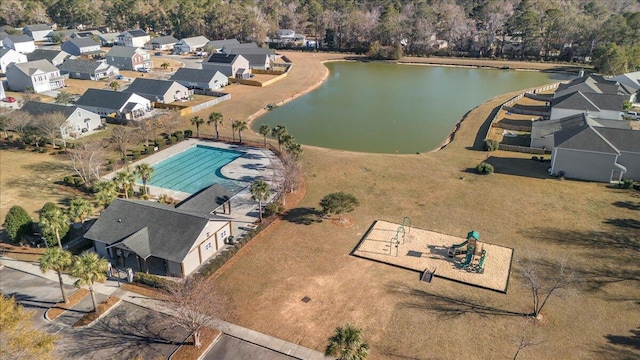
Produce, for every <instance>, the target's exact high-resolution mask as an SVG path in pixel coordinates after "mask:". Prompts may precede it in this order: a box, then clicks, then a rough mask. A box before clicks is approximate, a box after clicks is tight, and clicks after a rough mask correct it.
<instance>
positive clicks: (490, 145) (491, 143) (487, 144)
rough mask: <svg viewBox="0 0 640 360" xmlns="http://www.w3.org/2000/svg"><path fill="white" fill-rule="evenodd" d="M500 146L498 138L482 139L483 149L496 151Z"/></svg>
mask: <svg viewBox="0 0 640 360" xmlns="http://www.w3.org/2000/svg"><path fill="white" fill-rule="evenodd" d="M499 146H500V142H498V140H493V139H487V140H485V141H484V149H485V150H486V151H496V150H498V147H499Z"/></svg>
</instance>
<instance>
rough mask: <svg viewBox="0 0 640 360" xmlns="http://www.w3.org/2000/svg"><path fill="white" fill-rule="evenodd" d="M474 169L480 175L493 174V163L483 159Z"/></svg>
mask: <svg viewBox="0 0 640 360" xmlns="http://www.w3.org/2000/svg"><path fill="white" fill-rule="evenodd" d="M476 171H478V173H479V174H482V175H489V174H493V165H491V164H489V163H486V162H484V161H483V162H481V163H480V164H478V166H476Z"/></svg>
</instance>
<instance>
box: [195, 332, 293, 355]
mask: <svg viewBox="0 0 640 360" xmlns="http://www.w3.org/2000/svg"><path fill="white" fill-rule="evenodd" d="M203 359H204V360H244V359H256V360H292V359H296V358H293V357H290V356H287V355H284V354H281V353H278V352H275V351H273V350H269V349H265V348H263V347H261V346H258V345H254V344H252V343H250V342H246V341H244V340H241V339H238V338H234V337H231V336H228V335H222V336H220V338H219V339H218V342H216V343H215V345H214V346H213V347H212V348H211V349H210V350H209V352H207V354H206V355H205V356H204V357H203Z"/></svg>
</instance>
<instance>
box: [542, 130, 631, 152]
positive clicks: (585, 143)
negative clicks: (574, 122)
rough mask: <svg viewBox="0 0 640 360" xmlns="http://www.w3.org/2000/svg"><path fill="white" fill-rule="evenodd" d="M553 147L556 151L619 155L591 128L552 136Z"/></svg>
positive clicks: (610, 144)
mask: <svg viewBox="0 0 640 360" xmlns="http://www.w3.org/2000/svg"><path fill="white" fill-rule="evenodd" d="M627 131H630V130H627ZM554 143H555V144H554V145H555V147H556V148H558V149H572V150H584V151H592V152H600V153H608V154H619V153H620V152H619V151H618V149H616V147H615V146H614V145H613V144H612V143H611V142H610V141H609V140H607V139H606V138H605V137H604V136H602V134H600V133H599V132H598V131H597V130H596V129H595V128H594V127H593V126H589V125H587V126H579V127H574V128H570V129H565V130H561V131H558V132H556V133H555V134H554Z"/></svg>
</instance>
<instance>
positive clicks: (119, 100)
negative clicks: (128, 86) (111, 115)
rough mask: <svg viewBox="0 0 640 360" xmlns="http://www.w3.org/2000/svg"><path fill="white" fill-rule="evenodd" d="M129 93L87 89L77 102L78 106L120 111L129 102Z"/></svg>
mask: <svg viewBox="0 0 640 360" xmlns="http://www.w3.org/2000/svg"><path fill="white" fill-rule="evenodd" d="M131 95H132V94H131V93H129V92H117V91H111V90H102V89H87V91H85V92H84V94H82V96H80V98H79V99H78V100H77V101H76V105H78V106H81V105H84V106H95V107H101V108H105V109H119V108H121V107H122V106H124V105H125V104H126V103H127V102H129V98H131Z"/></svg>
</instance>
